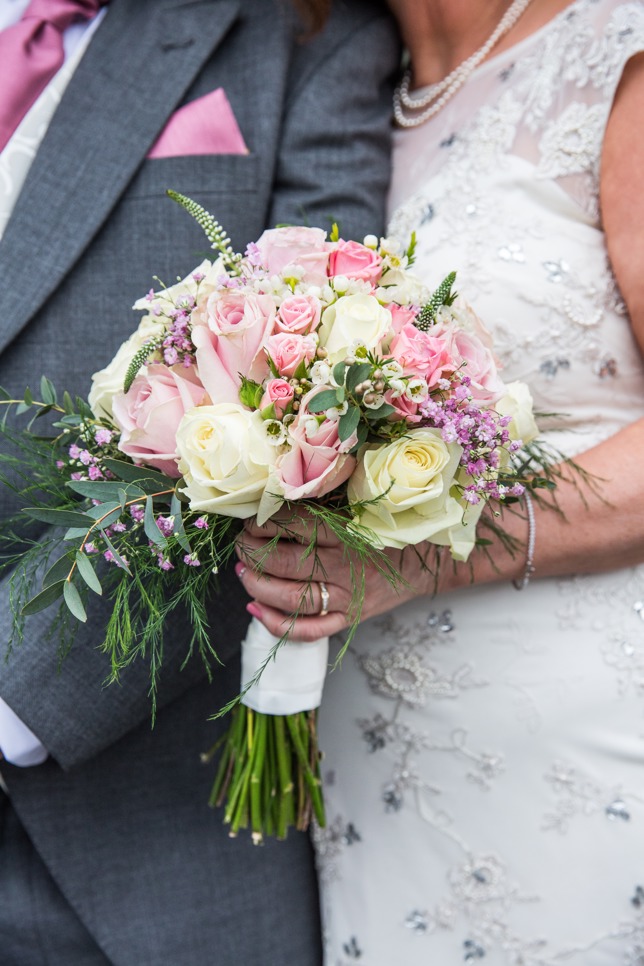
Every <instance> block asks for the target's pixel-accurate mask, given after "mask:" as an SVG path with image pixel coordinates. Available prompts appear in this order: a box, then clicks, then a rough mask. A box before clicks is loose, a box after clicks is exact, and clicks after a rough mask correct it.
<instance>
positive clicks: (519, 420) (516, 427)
mask: <svg viewBox="0 0 644 966" xmlns="http://www.w3.org/2000/svg"><path fill="white" fill-rule="evenodd" d="M505 389H506V393H505V395H504V396H502V397H501V399H499V401H498V402H497V403H496V404H495V409H496V411H497V412H498V413H500V415H501V416H512V422H511V423H510V425H509V426H508V432H509V433H510V439H513V440H517V439H520V440H522V441H523V442H524V443H529V442H530V441H531V440H533V439H535V437H537V436H538V435H539V427H538V426H537V424H536V422H535V418H534V413H533V402H532V396H531V395H530V390H529V389H528V387H527V386H526V384H525V382H510V383H508V384H507V385H506V387H505Z"/></svg>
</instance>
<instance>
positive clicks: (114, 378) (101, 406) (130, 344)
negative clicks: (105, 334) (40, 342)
mask: <svg viewBox="0 0 644 966" xmlns="http://www.w3.org/2000/svg"><path fill="white" fill-rule="evenodd" d="M163 329H164V327H163V323H162V322H159V321H158V320H157V319H156V318H155V317H154V316H151V315H146V316H144V318H142V319H141V322H140V323H139V327H138V329H137V330H136V332H133V333H132V335H131V336H130V338H129V339H128V340H127V341H126V342H123V343H122V345H121V346H120V347H119V349H118V351H117V353H116V355H115V356H114V358H113V359H112V361H111V362H110V363H109V365H107V366H106V367H105V368H104V369H100V370H99V371H98V372H95V373H94V375H93V376H92V388H91V389H90V391H89V396H88V402H89V405H90V409H91V410H92V412H93V413H94V415H95V416H96V418H97V419H104V418H105V417H106V416H107V417H108V418H109V419H112V418H113V413H112V400H113V399H114V396H115V395H116V394H117V393H119V392H123V383H124V381H125V374H126V373H127V370H128V369H129V366H130V363H131V362H132V359H133V358H134V356H135V355H136V354H137V352H138V351H139V349H141V348H142V347H143V346H144V345H145V343H146V342H149V341H150V340H151V339H154V338H155V337H156V336H158V335H161V333H162V332H163Z"/></svg>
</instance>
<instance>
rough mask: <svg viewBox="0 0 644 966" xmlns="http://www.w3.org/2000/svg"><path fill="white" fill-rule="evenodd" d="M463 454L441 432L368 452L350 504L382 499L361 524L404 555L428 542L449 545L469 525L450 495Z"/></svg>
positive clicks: (412, 435)
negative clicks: (454, 533) (411, 547)
mask: <svg viewBox="0 0 644 966" xmlns="http://www.w3.org/2000/svg"><path fill="white" fill-rule="evenodd" d="M461 453H462V450H461V447H460V446H459V445H458V444H457V443H445V442H444V441H443V440H442V439H441V435H440V431H439V430H437V429H431V428H422V429H412V430H410V431H409V433H408V434H407V435H406V436H405V437H403V438H402V439H399V440H396V441H395V442H393V443H389V444H388V445H384V446H380V445H375V446H367V447H365V448H364V449H363V450H362V451H361V452H360V454H359V456H358V465H357V467H356V469H355V471H354V473H353V476H352V477H351V479H350V480H349V486H348V495H349V500H350V502H351V503H356V502H359V501H363V500H375V499H376V498H377V497H380V499H378V500H377V502H375V503H372V504H371V505H370V506H367V507H365V509H364V510H363V511H362V513H360V514H359V515H358V516H357V521H358V522H359V523H360V524H361V525H362V526H364V527H368V528H369V530H372V531H373V533H374V534H375V535H376V537H377V539H378V541H379V543H380V546H381V547H397V548H399V549H403V548H404V547H406V546H407V545H408V544H415V543H420V542H421V541H422V540H432V542H433V543H436V542H441V543H448V542H449V536H448V531H449V529H450V528H451V527H454V526H456V525H457V524H458V523H460V521H461V520H462V519H463V508H462V507H461V506H460V505H459V503H458V501H457V500H456V499H455V498H454V497H452V496H451V495H450V488H451V486H452V483H453V482H454V477H455V474H456V473H457V471H458V466H459V460H460V457H461ZM437 537H440V538H441V539H440V540H439V541H438V540H437V539H436V538H437Z"/></svg>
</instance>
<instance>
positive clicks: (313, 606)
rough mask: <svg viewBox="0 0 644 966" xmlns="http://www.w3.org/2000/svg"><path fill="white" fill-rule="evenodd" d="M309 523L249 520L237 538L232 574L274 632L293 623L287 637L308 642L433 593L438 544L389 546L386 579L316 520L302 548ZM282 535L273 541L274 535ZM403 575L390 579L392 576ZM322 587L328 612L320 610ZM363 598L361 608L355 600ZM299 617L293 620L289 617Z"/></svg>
mask: <svg viewBox="0 0 644 966" xmlns="http://www.w3.org/2000/svg"><path fill="white" fill-rule="evenodd" d="M313 526H314V524H313V522H312V520H311V517H310V516H309V515H308V514H306V513H305V512H300V513H296V514H289V515H288V516H286V515H282V516H279V515H278V516H277V518H273V519H272V520H270V521H269V522H268V523H266V524H264V526H262V527H259V526H257V524H256V523H255V522H254V521H249V522H247V523H246V526H245V529H244V532H243V534H242V535H241V537H240V538H239V542H238V547H237V555H238V557H239V563H238V564H237V568H236V569H237V574H238V576H239V578H240V580H241V582H242V584H243V585H244V588H245V590H246V592H247V593H248V594H249V595H250V596H251V597H252V598H253V602H252V603H251V604H249V605H248V610H249V612H250V613H251V614H252V615H253V616H254V617H257V618H258V619H259V620H261V621H262V623H263V624H264V625H265V626H266V627H267V628H268V630H269V631H271V633H273V634H275V635H276V636H278V637H279V636H281V635H282V634H284V633H285V632H286V631H287V630H288V629H289V627H290V632H289V637H290V639H291V640H298V641H313V640H316V639H317V638H319V637H325V636H327V635H329V634H335V633H336V632H337V631H340V630H343V629H344V628H346V627H349V626H351V624H352V623H353V621H354V620H355V618H356V617H357V616H359V618H360V620H365V619H366V618H367V617H374V616H375V615H376V614H382V613H385V612H386V611H389V610H391V609H392V608H394V607H397V606H398V605H399V604H402V603H403V602H404V601H407V600H411V599H412V598H413V597H417V596H419V595H424V594H432V593H434V592H435V590H436V563H437V557H436V552H435V548H433V547H429V546H428V545H420V546H419V547H418V548H413V547H411V548H408V549H407V550H406V551H404V552H401V551H399V550H387V551H385V554H386V556H387V558H388V559H389V561H390V563H391V572H390V576H389V579H388V578H387V576H386V575H385V574H384V573H383V572H382V564H381V565H380V567H378V566H376V565H375V564H374V563H368V562H367V563H365V564H364V568H363V564H362V563H361V561H360V560H359V559H358V558H357V557H355V556H354V557H352V556H350V555H349V554H348V552H347V550H346V549H345V547H344V545H343V544H342V543H341V542H340V541H339V540H338V538H337V537H336V536H334V534H333V533H331V532H330V531H329V530H328V529H327V528H326V527H324V526H323V525H321V524H318V530H317V541H316V548H315V550H314V551H312V552H308V551H307V547H308V546H309V543H310V539H311V532H312V528H313ZM276 536H278V537H279V538H280V539H279V540H278V541H277V543H274V538H275V537H276ZM396 572H397V573H400V574H401V575H402V578H403V579H402V581H401V580H394V579H393V578H392V574H393V573H396ZM324 588H326V591H327V594H328V597H327V603H326V609H327V611H328V613H327V614H326V615H321V614H320V611H321V610H323V609H324V607H323V604H324V597H325V595H324V593H323V591H324ZM360 600H362V606H361V607H360V609H359V612H358V611H357V610H356V606H357V602H358V601H360ZM296 612H297V613H298V614H299V616H298V617H297V618H296V619H295V621H293V620H292V615H293V614H294V613H296Z"/></svg>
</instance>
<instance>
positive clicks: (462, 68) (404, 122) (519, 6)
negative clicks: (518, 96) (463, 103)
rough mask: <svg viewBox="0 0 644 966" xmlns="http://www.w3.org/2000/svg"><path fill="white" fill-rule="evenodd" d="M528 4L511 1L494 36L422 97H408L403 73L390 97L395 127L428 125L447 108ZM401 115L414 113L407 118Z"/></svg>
mask: <svg viewBox="0 0 644 966" xmlns="http://www.w3.org/2000/svg"><path fill="white" fill-rule="evenodd" d="M531 2H532V0H512V3H511V4H510V6H509V7H508V9H507V10H506V12H505V14H504V15H503V17H502V19H501V21H500V23H499V24H498V26H497V27H496V28H495V30H494V33H493V34H492V35H491V36H490V37H489V38H488V40H486V41H485V43H484V44H483V46H482V47H479V49H478V50H477V51H475V52H474V53H473V54H472V55H471V56H470V57H468V58H467V60H464V61H463V63H462V64H459V65H458V67H455V68H454V70H453V71H452V72H451V73H450V74H448V75H447V77H444V78H443V80H441V81H438V82H437V83H436V84H430V86H429V87H428V88H427V89H426V90H425V91H424V93H423V94H420V95H413V94H410V93H409V85H410V83H411V71H410V70H409V69H408V70H406V71H405V73H404V75H403V78H402V80H401V82H400V86H399V87H397V88H396V91H395V93H394V118H395V120H396V124H397V125H398V126H399V127H418V126H419V125H421V124H424V123H425V121H428V120H429V119H430V117H433V116H434V115H435V114H438V112H439V111H440V110H441V108H443V107H444V106H445V104H447V102H448V101H449V99H450V98H451V97H453V96H454V94H456V92H457V91H458V90H460V88H461V87H462V86H463V84H464V83H465V81H466V80H467V78H468V77H469V76H470V74H471V73H472V72H473V71H474V70H476V68H477V67H478V66H479V64H480V63H481V62H482V61H483V60H485V58H486V57H487V55H488V54H489V53H490V51H491V50H492V48H493V47H495V46H496V44H498V42H499V40H500V39H501V37H504V36H505V35H506V34H507V33H508V31H509V30H511V29H512V27H514V25H515V23H516V22H517V20H518V19H519V17H520V16H521V14H522V13H523V12H524V11H525V10H526V9H527V8H528V6H529V5H530V3H531ZM405 111H411V112H418V111H420V114H419V113H413V114H412V116H409V115H408V114H406V113H405Z"/></svg>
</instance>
